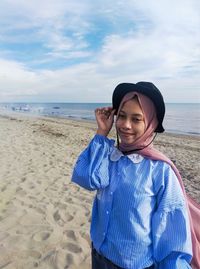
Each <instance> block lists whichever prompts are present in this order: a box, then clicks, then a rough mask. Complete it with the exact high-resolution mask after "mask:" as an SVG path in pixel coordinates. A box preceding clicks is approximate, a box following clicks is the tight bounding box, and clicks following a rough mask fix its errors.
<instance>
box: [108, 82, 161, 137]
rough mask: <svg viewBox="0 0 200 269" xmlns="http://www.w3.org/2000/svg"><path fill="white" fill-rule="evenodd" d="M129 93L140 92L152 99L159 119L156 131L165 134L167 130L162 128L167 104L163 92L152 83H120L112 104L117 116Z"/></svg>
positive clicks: (114, 93)
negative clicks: (122, 102) (123, 100)
mask: <svg viewBox="0 0 200 269" xmlns="http://www.w3.org/2000/svg"><path fill="white" fill-rule="evenodd" d="M129 92H139V93H141V94H143V95H146V96H147V97H149V98H150V99H151V101H152V102H153V103H154V105H155V108H156V114H157V118H158V126H157V128H156V130H155V132H157V133H163V132H164V131H165V129H164V128H163V126H162V122H163V118H164V115H165V103H164V100H163V96H162V94H161V92H160V91H159V90H158V88H156V86H155V85H154V84H153V83H151V82H143V81H141V82H138V83H136V84H133V83H120V84H119V85H117V87H116V88H115V90H114V92H113V96H112V104H113V109H116V111H115V114H117V111H118V108H119V106H120V103H121V101H122V99H123V97H124V96H125V95H126V94H127V93H129Z"/></svg>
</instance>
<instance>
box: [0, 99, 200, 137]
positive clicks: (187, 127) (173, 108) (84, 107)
mask: <svg viewBox="0 0 200 269" xmlns="http://www.w3.org/2000/svg"><path fill="white" fill-rule="evenodd" d="M110 105H111V104H109V103H108V104H105V103H0V110H1V111H2V110H3V111H5V110H6V111H14V112H19V113H28V114H33V115H43V116H51V117H62V118H65V117H66V118H72V119H80V120H81V119H83V120H92V121H94V120H95V116H94V110H95V108H97V107H102V106H110ZM163 125H164V128H165V130H166V131H167V132H171V133H178V134H181V133H182V134H194V135H200V103H197V104H193V103H190V104H189V103H187V104H183V103H173V104H172V103H167V104H166V114H165V119H164V123H163Z"/></svg>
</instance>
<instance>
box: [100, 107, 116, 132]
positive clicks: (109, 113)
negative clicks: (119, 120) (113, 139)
mask: <svg viewBox="0 0 200 269" xmlns="http://www.w3.org/2000/svg"><path fill="white" fill-rule="evenodd" d="M114 113H115V110H114V109H113V108H112V107H102V108H97V109H95V116H96V121H97V125H98V129H97V134H100V135H104V136H107V135H108V133H109V132H110V130H111V128H112V126H113V122H114Z"/></svg>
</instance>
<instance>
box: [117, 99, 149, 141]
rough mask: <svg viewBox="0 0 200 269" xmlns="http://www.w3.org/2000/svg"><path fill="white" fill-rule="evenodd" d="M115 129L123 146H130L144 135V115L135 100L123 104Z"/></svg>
mask: <svg viewBox="0 0 200 269" xmlns="http://www.w3.org/2000/svg"><path fill="white" fill-rule="evenodd" d="M116 129H117V132H118V134H119V137H120V139H121V142H122V143H125V144H132V143H133V142H135V140H136V139H138V138H139V137H140V136H142V135H143V134H144V132H145V122H144V115H143V112H142V109H141V107H140V104H139V102H138V99H137V98H133V99H131V100H129V101H127V102H125V103H124V105H123V106H122V108H121V110H120V112H119V115H118V118H117V120H116Z"/></svg>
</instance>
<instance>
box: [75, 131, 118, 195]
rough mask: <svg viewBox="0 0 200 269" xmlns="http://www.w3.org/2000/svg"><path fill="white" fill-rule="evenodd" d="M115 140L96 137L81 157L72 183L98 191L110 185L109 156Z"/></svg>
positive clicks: (101, 136)
mask: <svg viewBox="0 0 200 269" xmlns="http://www.w3.org/2000/svg"><path fill="white" fill-rule="evenodd" d="M113 146H114V140H110V139H108V138H107V137H105V136H103V135H95V136H94V138H93V139H92V141H91V142H90V144H89V145H88V147H87V148H86V149H85V150H84V151H83V152H82V153H81V155H80V156H79V158H78V160H77V162H76V164H75V167H74V170H73V174H72V182H75V183H77V184H78V185H80V186H81V187H83V188H85V189H87V190H98V189H101V188H105V187H107V186H108V185H109V154H110V152H111V149H112V147H113Z"/></svg>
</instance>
